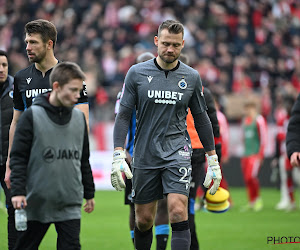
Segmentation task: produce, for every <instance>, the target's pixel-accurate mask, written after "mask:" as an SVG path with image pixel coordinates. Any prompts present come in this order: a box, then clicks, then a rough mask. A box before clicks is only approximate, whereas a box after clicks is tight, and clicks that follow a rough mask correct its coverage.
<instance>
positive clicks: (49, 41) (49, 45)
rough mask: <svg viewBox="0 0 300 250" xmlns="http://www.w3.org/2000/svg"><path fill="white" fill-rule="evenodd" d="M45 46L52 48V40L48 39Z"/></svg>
mask: <svg viewBox="0 0 300 250" xmlns="http://www.w3.org/2000/svg"><path fill="white" fill-rule="evenodd" d="M47 48H48V49H49V50H50V49H54V48H53V41H52V40H48V42H47Z"/></svg>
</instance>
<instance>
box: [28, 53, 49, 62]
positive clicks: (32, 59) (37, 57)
mask: <svg viewBox="0 0 300 250" xmlns="http://www.w3.org/2000/svg"><path fill="white" fill-rule="evenodd" d="M45 57H46V51H43V52H41V53H40V54H39V55H36V54H34V57H28V60H29V62H31V63H40V62H41V61H43V59H44V58H45Z"/></svg>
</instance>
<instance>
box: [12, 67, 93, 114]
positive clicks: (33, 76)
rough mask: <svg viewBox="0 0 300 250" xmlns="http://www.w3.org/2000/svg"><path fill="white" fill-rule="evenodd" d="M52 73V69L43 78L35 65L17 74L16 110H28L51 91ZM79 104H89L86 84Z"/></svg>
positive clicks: (15, 86)
mask: <svg viewBox="0 0 300 250" xmlns="http://www.w3.org/2000/svg"><path fill="white" fill-rule="evenodd" d="M51 71H52V68H51V69H49V70H48V71H47V72H46V73H45V76H43V75H42V72H41V71H39V70H37V69H36V67H35V64H34V63H33V64H31V65H30V66H29V67H27V68H25V69H22V70H20V71H18V72H17V73H16V75H15V78H14V108H15V109H16V110H20V111H24V110H26V109H27V108H29V107H30V106H31V104H32V102H33V101H34V98H35V97H36V96H37V95H39V94H41V93H44V92H47V91H49V90H51V88H50V82H49V76H50V73H51ZM78 103H88V97H87V92H86V85H85V83H84V82H83V90H82V91H81V93H80V99H79V100H78Z"/></svg>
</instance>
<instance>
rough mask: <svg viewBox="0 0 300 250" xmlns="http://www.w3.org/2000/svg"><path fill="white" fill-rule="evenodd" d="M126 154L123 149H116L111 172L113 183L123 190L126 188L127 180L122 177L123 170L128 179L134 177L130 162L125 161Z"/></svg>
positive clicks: (117, 188)
mask: <svg viewBox="0 0 300 250" xmlns="http://www.w3.org/2000/svg"><path fill="white" fill-rule="evenodd" d="M125 158H126V154H125V152H124V151H123V150H115V151H114V154H113V162H112V168H111V173H110V180H111V185H112V186H113V187H114V188H115V189H116V190H117V191H122V190H124V188H125V182H124V180H123V177H122V172H124V173H125V175H126V177H127V178H128V179H131V178H132V173H131V171H130V168H129V166H128V164H127V163H126V161H125Z"/></svg>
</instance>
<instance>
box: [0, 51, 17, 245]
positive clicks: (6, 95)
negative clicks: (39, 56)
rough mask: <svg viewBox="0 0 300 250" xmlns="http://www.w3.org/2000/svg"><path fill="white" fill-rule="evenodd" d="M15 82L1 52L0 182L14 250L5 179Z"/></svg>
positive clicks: (12, 210) (11, 209)
mask: <svg viewBox="0 0 300 250" xmlns="http://www.w3.org/2000/svg"><path fill="white" fill-rule="evenodd" d="M13 82H14V79H13V77H12V76H11V75H9V74H8V58H7V53H6V52H5V51H3V50H0V104H1V105H0V118H1V119H0V121H1V123H0V129H1V133H0V143H1V147H0V182H1V186H2V188H3V191H4V194H5V205H6V209H7V214H8V218H7V219H8V221H7V233H8V249H9V250H12V249H14V246H15V243H16V240H17V231H16V228H15V220H14V208H13V205H12V203H11V193H10V190H9V189H8V188H7V186H6V184H5V182H4V177H5V163H6V159H7V152H8V134H9V126H10V123H11V120H12V117H13V106H14V105H13V96H12V94H13Z"/></svg>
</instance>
